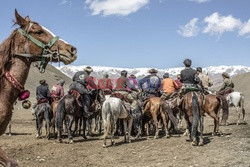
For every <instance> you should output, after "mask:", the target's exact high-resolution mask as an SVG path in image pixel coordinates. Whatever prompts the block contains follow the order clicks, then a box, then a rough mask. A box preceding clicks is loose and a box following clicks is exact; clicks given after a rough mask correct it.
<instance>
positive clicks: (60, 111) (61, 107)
mask: <svg viewBox="0 0 250 167" xmlns="http://www.w3.org/2000/svg"><path fill="white" fill-rule="evenodd" d="M65 113H66V111H65V97H63V98H62V99H61V100H60V101H59V103H58V105H57V110H56V127H57V130H58V131H61V130H62V129H63V119H64V114H65Z"/></svg>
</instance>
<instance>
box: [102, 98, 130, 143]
mask: <svg viewBox="0 0 250 167" xmlns="http://www.w3.org/2000/svg"><path fill="white" fill-rule="evenodd" d="M105 98H106V100H105V101H104V102H103V104H102V120H103V124H104V143H103V147H104V148H105V147H107V143H106V139H107V136H108V134H109V133H110V137H111V145H115V140H114V133H115V129H116V123H117V120H118V119H123V124H124V142H129V143H130V142H131V139H130V135H131V128H132V123H133V117H132V115H131V114H130V112H129V111H128V110H127V109H126V107H125V105H124V102H123V101H122V100H121V99H120V98H117V97H109V96H105Z"/></svg>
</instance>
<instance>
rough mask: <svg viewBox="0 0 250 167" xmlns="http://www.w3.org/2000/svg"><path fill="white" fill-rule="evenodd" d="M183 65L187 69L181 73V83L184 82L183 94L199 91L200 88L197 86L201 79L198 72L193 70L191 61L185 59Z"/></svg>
mask: <svg viewBox="0 0 250 167" xmlns="http://www.w3.org/2000/svg"><path fill="white" fill-rule="evenodd" d="M183 64H184V65H185V69H184V70H182V71H181V79H180V80H181V82H182V84H183V85H182V91H181V93H182V94H186V93H187V92H189V91H198V90H199V88H198V86H197V84H198V83H199V82H200V78H199V77H198V74H197V72H196V70H194V69H193V68H191V64H192V61H191V60H190V59H185V60H184V62H183Z"/></svg>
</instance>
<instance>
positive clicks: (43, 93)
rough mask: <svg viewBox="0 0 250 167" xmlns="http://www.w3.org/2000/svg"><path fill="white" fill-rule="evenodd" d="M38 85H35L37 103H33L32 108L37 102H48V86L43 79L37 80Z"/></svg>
mask: <svg viewBox="0 0 250 167" xmlns="http://www.w3.org/2000/svg"><path fill="white" fill-rule="evenodd" d="M39 83H40V85H39V86H37V87H36V99H37V103H36V104H35V105H34V108H35V107H36V106H37V105H38V104H39V103H45V102H46V103H49V102H50V98H51V95H50V92H49V87H48V84H47V83H46V80H45V79H42V80H40V81H39Z"/></svg>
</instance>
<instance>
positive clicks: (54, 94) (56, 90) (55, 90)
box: [50, 79, 65, 100]
mask: <svg viewBox="0 0 250 167" xmlns="http://www.w3.org/2000/svg"><path fill="white" fill-rule="evenodd" d="M64 84H65V81H64V80H63V79H60V80H59V81H58V83H57V84H56V85H54V86H53V87H52V89H51V91H50V94H51V98H52V100H55V99H58V100H60V99H61V98H62V97H63V96H64V89H63V85H64Z"/></svg>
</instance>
